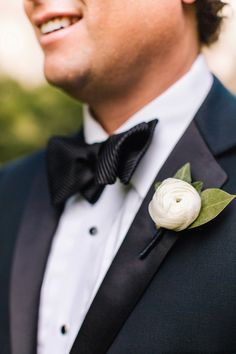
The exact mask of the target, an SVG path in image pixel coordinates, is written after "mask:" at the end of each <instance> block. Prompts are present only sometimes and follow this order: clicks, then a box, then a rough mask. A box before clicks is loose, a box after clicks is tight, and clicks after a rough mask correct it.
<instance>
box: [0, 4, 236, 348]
mask: <svg viewBox="0 0 236 354" xmlns="http://www.w3.org/2000/svg"><path fill="white" fill-rule="evenodd" d="M24 5H25V10H26V13H27V15H28V17H29V19H30V21H31V23H32V25H33V27H34V30H35V32H36V36H37V38H38V41H39V43H40V45H41V47H42V49H43V52H44V55H45V75H46V78H47V80H48V81H49V82H50V83H51V84H53V85H56V86H58V87H60V88H62V89H63V90H65V91H66V92H67V93H69V94H70V95H72V96H73V97H75V98H76V99H79V100H82V101H83V102H84V103H85V109H84V126H83V131H82V132H80V133H79V134H77V135H76V136H74V137H70V138H54V139H53V140H51V141H50V143H49V146H48V149H47V151H46V152H44V151H43V152H40V153H38V154H36V155H34V156H31V157H29V158H27V159H24V160H21V161H17V162H16V163H14V164H10V165H9V166H6V167H5V168H3V169H2V171H1V176H0V210H1V213H0V229H1V236H0V237H1V247H0V252H1V255H0V270H1V273H0V284H1V294H0V296H1V301H0V325H1V327H0V348H1V354H9V353H11V354H33V353H36V352H37V353H39V354H68V353H71V354H102V353H109V354H128V353H129V354H130V353H132V354H133V353H135V354H153V353H234V352H236V336H235V333H236V316H235V312H236V267H235V260H236V217H235V216H236V205H235V203H231V204H230V206H228V207H227V208H226V209H225V210H224V212H223V213H222V214H221V215H220V216H218V217H217V218H216V219H215V220H214V221H212V222H210V223H208V224H206V225H205V226H202V227H200V228H198V229H193V230H185V231H183V232H171V231H165V232H164V233H163V234H162V236H161V237H160V239H159V240H158V243H157V244H155V245H154V246H153V247H149V246H150V242H152V240H153V237H154V236H155V234H156V228H155V225H154V223H153V221H152V220H151V217H150V215H149V213H148V205H149V202H150V200H151V199H152V196H153V194H154V191H155V189H154V185H155V182H156V181H162V180H163V179H165V178H168V177H171V176H173V175H174V174H175V172H176V171H177V170H178V169H179V168H180V167H181V166H183V165H184V164H185V163H187V162H190V164H191V168H192V174H193V179H194V180H201V181H203V182H204V187H205V188H207V187H215V188H223V189H224V190H226V191H228V192H230V193H232V194H235V193H236V187H235V181H236V169H235V163H236V154H235V148H236V135H235V129H236V121H235V115H236V100H235V98H234V97H233V96H232V95H231V94H230V93H229V92H228V91H227V90H226V89H225V88H224V87H223V86H222V85H221V83H220V82H219V81H218V80H217V79H216V78H213V76H212V75H211V74H210V72H209V70H208V68H207V65H206V63H205V60H204V58H203V57H202V56H201V55H199V52H200V47H201V45H202V44H210V43H212V42H213V41H214V40H216V38H217V36H218V34H219V28H220V24H221V17H220V13H219V11H220V10H221V9H222V8H223V6H224V4H223V3H222V2H221V1H220V0H199V1H194V0H165V1H160V0H140V1H128V2H127V1H123V0H103V1H99V0H89V1H87V0H60V1H58V0H25V2H24ZM55 114H56V112H55ZM49 119H50V117H49ZM65 119H66V117H65ZM157 119H158V122H157ZM143 122H146V123H143ZM109 135H110V136H111V137H110V138H109ZM107 139H108V140H107ZM137 139H138V140H137ZM105 140H107V142H106V143H102V145H100V144H98V143H100V142H104V141H105ZM87 144H89V145H87ZM133 150H138V152H137V151H133ZM120 152H121V153H120ZM97 156H98V158H97ZM136 156H138V159H137V158H136ZM82 165H83V168H82V167H81V166H82ZM94 166H95V167H94ZM117 166H118V167H117ZM91 171H92V173H91ZM94 173H96V183H95V177H94ZM78 176H79V178H77V177H78ZM117 176H118V177H119V178H117ZM114 182H115V183H114ZM122 182H124V183H122ZM88 185H89V188H87V187H88ZM104 185H106V186H105V187H104ZM74 187H76V188H74ZM95 187H96V188H95ZM97 187H98V188H97Z"/></svg>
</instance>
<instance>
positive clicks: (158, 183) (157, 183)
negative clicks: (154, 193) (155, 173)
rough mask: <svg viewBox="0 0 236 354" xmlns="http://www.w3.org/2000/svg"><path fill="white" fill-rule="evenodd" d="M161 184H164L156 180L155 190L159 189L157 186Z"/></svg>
mask: <svg viewBox="0 0 236 354" xmlns="http://www.w3.org/2000/svg"><path fill="white" fill-rule="evenodd" d="M161 184H162V182H156V183H155V190H157V188H158V187H160V185H161Z"/></svg>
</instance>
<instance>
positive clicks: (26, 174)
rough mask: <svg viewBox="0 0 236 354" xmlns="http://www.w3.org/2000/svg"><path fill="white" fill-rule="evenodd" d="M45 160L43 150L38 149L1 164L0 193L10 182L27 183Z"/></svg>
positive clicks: (15, 183)
mask: <svg viewBox="0 0 236 354" xmlns="http://www.w3.org/2000/svg"><path fill="white" fill-rule="evenodd" d="M44 160H45V151H44V150H40V151H38V152H36V153H34V154H32V155H30V156H27V157H24V158H20V159H17V160H15V161H13V162H10V163H7V164H6V165H3V166H2V167H1V169H0V193H1V191H3V190H4V189H5V188H9V187H10V186H11V184H12V183H13V184H14V185H19V183H24V184H26V183H28V182H29V180H31V179H32V177H33V175H34V174H35V172H36V169H37V168H38V166H39V165H40V164H42V163H43V162H44Z"/></svg>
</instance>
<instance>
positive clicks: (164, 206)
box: [149, 178, 201, 231]
mask: <svg viewBox="0 0 236 354" xmlns="http://www.w3.org/2000/svg"><path fill="white" fill-rule="evenodd" d="M200 210H201V197H200V195H199V194H198V192H197V191H196V189H195V188H194V187H192V186H191V184H190V183H187V182H184V181H181V180H179V179H176V178H168V179H166V180H164V181H163V182H162V183H161V185H160V186H159V187H158V188H157V190H156V192H155V194H154V196H153V199H152V201H151V203H150V204H149V213H150V215H151V218H152V219H153V221H154V222H155V224H156V226H157V227H158V228H159V227H163V228H165V229H169V230H174V231H182V230H184V229H186V228H187V227H188V226H189V225H191V224H192V223H193V222H194V221H195V220H196V219H197V217H198V215H199V213H200Z"/></svg>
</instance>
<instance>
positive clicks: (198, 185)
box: [192, 181, 203, 195]
mask: <svg viewBox="0 0 236 354" xmlns="http://www.w3.org/2000/svg"><path fill="white" fill-rule="evenodd" d="M192 186H193V188H195V189H196V191H197V192H198V193H199V194H200V195H201V191H202V188H203V182H201V181H197V182H193V183H192Z"/></svg>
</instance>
